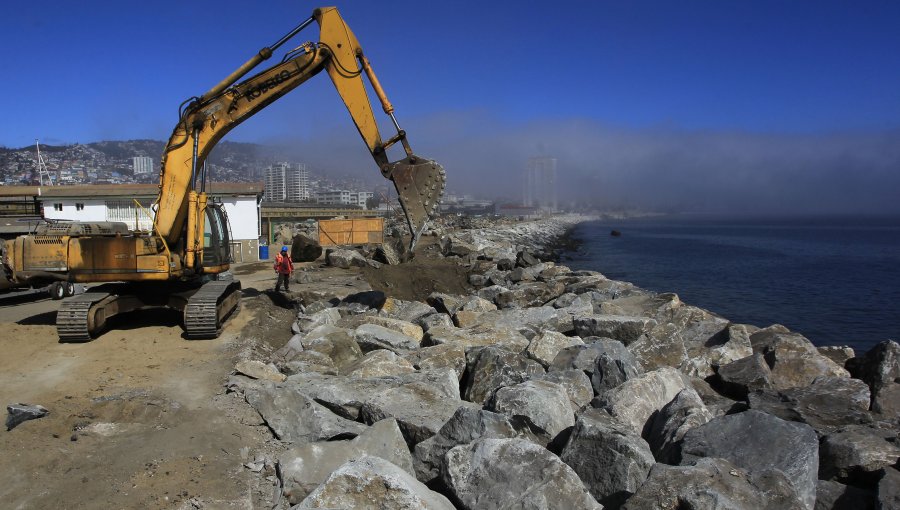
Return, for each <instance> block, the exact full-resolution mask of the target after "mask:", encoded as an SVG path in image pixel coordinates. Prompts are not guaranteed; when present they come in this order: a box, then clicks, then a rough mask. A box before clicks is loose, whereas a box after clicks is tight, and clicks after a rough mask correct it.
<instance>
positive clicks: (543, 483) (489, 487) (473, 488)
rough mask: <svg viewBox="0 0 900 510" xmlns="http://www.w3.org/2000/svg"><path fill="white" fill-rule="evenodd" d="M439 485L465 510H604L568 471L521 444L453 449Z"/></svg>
mask: <svg viewBox="0 0 900 510" xmlns="http://www.w3.org/2000/svg"><path fill="white" fill-rule="evenodd" d="M441 480H442V481H443V483H444V485H445V486H446V487H447V489H448V490H449V491H450V493H451V494H453V496H454V498H455V499H456V500H457V501H458V502H459V504H460V506H461V507H462V508H464V509H467V510H476V509H478V510H481V509H500V508H509V509H512V508H522V509H525V508H528V509H535V510H540V509H551V508H559V509H564V508H579V509H595V510H600V509H602V508H603V507H602V506H601V505H600V504H599V503H597V501H596V500H595V499H594V498H593V497H592V496H591V495H590V493H589V492H588V491H587V489H586V488H585V486H584V484H583V483H582V482H581V480H580V479H579V478H578V475H577V474H576V473H575V471H573V470H572V468H570V467H569V466H568V465H566V464H565V463H564V462H563V461H561V460H560V459H559V457H557V456H556V455H554V454H552V453H551V452H550V451H548V450H547V449H546V448H543V447H540V446H538V445H536V444H534V443H532V442H529V441H526V440H524V439H487V438H482V439H479V440H477V441H475V442H473V443H470V444H468V445H460V446H456V447H454V448H453V449H451V450H450V451H449V452H447V454H446V455H445V456H444V462H443V465H442V469H441Z"/></svg>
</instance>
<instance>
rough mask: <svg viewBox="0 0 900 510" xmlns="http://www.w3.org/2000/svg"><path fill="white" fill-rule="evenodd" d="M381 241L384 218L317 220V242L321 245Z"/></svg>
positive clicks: (380, 242)
mask: <svg viewBox="0 0 900 510" xmlns="http://www.w3.org/2000/svg"><path fill="white" fill-rule="evenodd" d="M382 243H384V218H361V219H354V220H319V244H320V245H322V246H335V245H344V244H382Z"/></svg>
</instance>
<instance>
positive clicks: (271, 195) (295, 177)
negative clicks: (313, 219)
mask: <svg viewBox="0 0 900 510" xmlns="http://www.w3.org/2000/svg"><path fill="white" fill-rule="evenodd" d="M265 181H266V190H265V193H264V195H263V199H264V200H266V201H267V202H302V201H304V200H309V170H308V169H307V168H306V165H304V164H302V163H293V164H292V163H275V164H274V165H272V166H270V167H268V168H266V170H265Z"/></svg>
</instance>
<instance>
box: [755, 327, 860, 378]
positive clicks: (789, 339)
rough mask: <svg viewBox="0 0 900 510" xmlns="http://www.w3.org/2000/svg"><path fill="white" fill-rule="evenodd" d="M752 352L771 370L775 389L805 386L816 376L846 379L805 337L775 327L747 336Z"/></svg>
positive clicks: (844, 374)
mask: <svg viewBox="0 0 900 510" xmlns="http://www.w3.org/2000/svg"><path fill="white" fill-rule="evenodd" d="M750 343H751V345H752V346H753V352H754V353H759V354H762V355H763V357H764V358H765V360H766V363H767V364H768V365H769V368H770V369H771V370H772V387H774V388H776V389H787V388H796V387H798V386H808V385H809V384H811V383H812V382H813V381H814V380H815V379H816V378H817V377H847V376H848V375H849V373H848V372H847V371H846V370H844V368H843V367H840V366H838V365H837V364H836V363H835V362H833V361H831V360H830V359H828V358H827V357H825V356H822V355H821V354H819V351H818V350H817V349H816V347H815V346H814V345H813V344H812V342H810V341H809V340H808V339H807V338H806V337H804V336H803V335H800V334H798V333H791V332H790V331H788V330H787V328H785V327H784V326H780V325H775V326H770V327H768V328H765V329H761V330H759V331H757V332H755V333H753V334H752V335H750Z"/></svg>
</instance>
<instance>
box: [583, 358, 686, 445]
mask: <svg viewBox="0 0 900 510" xmlns="http://www.w3.org/2000/svg"><path fill="white" fill-rule="evenodd" d="M689 387H690V381H688V380H687V378H686V377H685V376H684V375H682V374H681V372H679V371H678V370H675V369H674V368H668V367H665V368H658V369H656V370H653V371H652V372H647V373H645V374H641V375H639V376H637V377H635V378H633V379H628V380H627V381H625V382H623V383H622V384H620V385H619V386H616V387H615V388H613V389H611V390H608V391H606V392H605V393H603V394H601V395H598V396H597V398H595V399H594V401H593V402H592V403H591V405H593V406H594V407H599V408H605V409H607V410H608V411H609V412H610V414H612V415H613V416H615V417H616V418H618V419H619V420H620V421H622V422H623V423H624V424H626V425H629V426H630V427H631V430H632V432H633V433H634V434H636V435H638V436H643V434H644V430H645V428H647V427H649V426H651V425H652V423H651V422H650V419H651V418H652V417H653V416H654V415H655V414H656V412H658V411H659V410H660V409H662V408H663V407H665V405H666V404H668V403H669V402H671V401H672V399H674V398H675V396H676V395H678V393H679V392H680V391H681V390H683V389H685V388H689Z"/></svg>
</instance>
